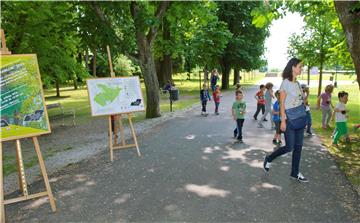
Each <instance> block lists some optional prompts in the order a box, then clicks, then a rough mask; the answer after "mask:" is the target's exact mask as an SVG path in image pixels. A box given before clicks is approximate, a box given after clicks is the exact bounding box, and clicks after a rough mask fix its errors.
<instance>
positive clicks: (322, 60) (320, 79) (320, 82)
mask: <svg viewBox="0 0 360 223" xmlns="http://www.w3.org/2000/svg"><path fill="white" fill-rule="evenodd" d="M323 66H324V56H320V74H319V75H320V76H319V88H318V94H317V96H319V95H320V94H321V88H322V86H321V84H322V77H323V76H322V73H323Z"/></svg>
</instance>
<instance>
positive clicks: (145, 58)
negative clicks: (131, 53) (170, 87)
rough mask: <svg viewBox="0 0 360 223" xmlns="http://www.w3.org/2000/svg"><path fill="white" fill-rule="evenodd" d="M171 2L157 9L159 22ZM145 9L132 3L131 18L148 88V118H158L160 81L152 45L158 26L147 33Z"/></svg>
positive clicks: (160, 4)
mask: <svg viewBox="0 0 360 223" xmlns="http://www.w3.org/2000/svg"><path fill="white" fill-rule="evenodd" d="M168 6H169V2H166V1H162V2H161V3H159V5H158V8H157V9H156V14H155V17H156V18H157V19H159V20H161V18H162V17H163V16H164V13H165V11H166V9H167V8H168ZM144 10H146V9H144V8H142V7H141V6H139V5H138V3H137V2H135V1H132V2H131V3H130V11H131V16H132V18H133V19H134V24H135V34H136V45H137V47H138V51H139V61H140V68H141V71H142V73H143V75H144V82H145V87H146V99H147V100H146V118H156V117H159V116H161V115H160V91H159V81H158V78H157V75H156V68H155V62H154V58H153V54H152V52H151V46H152V43H153V42H154V40H155V37H156V34H157V29H158V26H157V25H153V26H151V27H150V29H149V30H148V31H147V32H146V31H145V30H144V28H143V25H142V22H143V18H142V17H141V16H144V14H145V12H144Z"/></svg>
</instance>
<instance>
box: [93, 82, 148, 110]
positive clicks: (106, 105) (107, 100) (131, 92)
mask: <svg viewBox="0 0 360 223" xmlns="http://www.w3.org/2000/svg"><path fill="white" fill-rule="evenodd" d="M86 82H87V87H88V93H89V100H90V107H91V115H92V116H100V115H115V114H121V113H130V112H136V111H144V99H143V97H142V93H141V88H140V80H139V78H138V77H118V78H98V79H88V80H87V81H86Z"/></svg>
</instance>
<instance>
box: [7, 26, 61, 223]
mask: <svg viewBox="0 0 360 223" xmlns="http://www.w3.org/2000/svg"><path fill="white" fill-rule="evenodd" d="M0 55H11V51H9V50H8V49H7V48H6V42H5V34H4V30H3V29H1V51H0ZM32 140H33V143H34V146H35V151H36V154H37V157H38V160H39V166H40V171H41V174H42V176H43V179H44V182H45V188H46V191H44V192H40V193H36V194H29V193H28V190H27V184H26V178H25V170H24V162H23V158H22V153H21V143H20V139H15V141H16V161H17V166H18V175H19V187H20V191H21V192H22V193H23V196H21V197H17V198H12V199H9V200H4V181H3V155H2V141H1V142H0V222H1V223H5V208H4V206H5V205H6V204H12V203H16V202H21V201H26V200H30V199H34V198H38V197H44V196H48V197H49V201H50V206H51V210H52V211H53V212H55V211H56V204H55V201H54V197H53V194H52V191H51V187H50V183H49V179H48V176H47V172H46V168H45V163H44V160H43V157H42V154H41V150H40V145H39V141H38V139H37V136H32Z"/></svg>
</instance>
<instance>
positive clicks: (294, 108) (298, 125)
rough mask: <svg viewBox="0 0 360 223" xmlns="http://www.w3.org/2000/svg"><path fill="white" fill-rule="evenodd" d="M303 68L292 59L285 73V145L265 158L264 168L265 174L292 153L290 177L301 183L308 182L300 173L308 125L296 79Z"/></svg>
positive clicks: (282, 88) (282, 101)
mask: <svg viewBox="0 0 360 223" xmlns="http://www.w3.org/2000/svg"><path fill="white" fill-rule="evenodd" d="M301 66H302V64H301V60H299V59H297V58H292V59H291V60H289V62H288V63H287V65H286V67H285V69H284V71H283V74H282V77H283V82H282V83H281V86H280V115H281V125H280V129H281V130H282V131H283V132H285V133H284V136H285V145H284V146H282V147H280V148H279V149H278V150H276V151H274V152H272V153H271V154H270V155H268V156H265V159H264V164H263V168H264V170H265V172H269V170H270V164H271V162H272V161H273V160H275V159H276V158H277V157H279V156H281V155H283V154H285V153H288V152H291V151H292V164H291V173H290V177H291V178H293V179H296V180H298V181H300V182H308V179H306V178H305V177H304V176H303V175H302V174H301V173H300V171H299V166H300V158H301V150H302V146H303V141H304V128H305V125H306V112H305V106H304V98H303V92H302V90H301V87H300V84H299V82H298V81H296V77H297V76H298V75H300V74H301Z"/></svg>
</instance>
